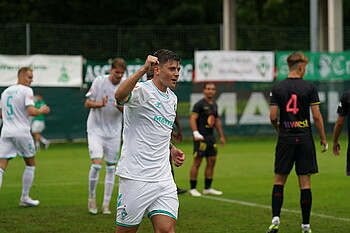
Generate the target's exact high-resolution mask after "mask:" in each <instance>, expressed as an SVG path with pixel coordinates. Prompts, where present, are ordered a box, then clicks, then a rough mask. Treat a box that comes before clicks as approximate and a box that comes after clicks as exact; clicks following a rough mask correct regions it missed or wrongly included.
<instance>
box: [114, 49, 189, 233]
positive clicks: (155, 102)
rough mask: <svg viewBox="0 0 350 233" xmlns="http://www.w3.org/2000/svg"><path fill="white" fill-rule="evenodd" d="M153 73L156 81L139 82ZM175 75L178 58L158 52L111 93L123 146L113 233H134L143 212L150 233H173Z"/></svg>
mask: <svg viewBox="0 0 350 233" xmlns="http://www.w3.org/2000/svg"><path fill="white" fill-rule="evenodd" d="M151 69H154V78H153V79H152V80H148V81H147V82H143V83H137V82H138V81H139V79H140V78H141V77H142V76H143V75H144V74H145V73H146V72H147V71H149V70H151ZM179 71H180V58H179V56H178V55H177V54H175V53H173V52H172V51H169V50H165V49H162V50H158V51H156V52H155V53H154V55H153V56H151V55H149V56H148V57H147V59H146V62H145V64H144V65H143V67H142V68H141V69H139V70H138V71H137V72H136V73H135V74H133V75H131V76H130V77H129V78H127V79H126V80H125V81H124V82H123V83H122V84H121V85H120V87H119V88H118V90H117V91H116V93H115V98H116V99H117V101H118V103H119V104H123V105H124V131H123V139H124V142H123V146H122V151H121V156H120V159H119V162H118V165H117V170H116V174H117V175H118V176H119V193H118V207H117V217H116V223H117V227H116V232H117V233H125V232H128V233H130V232H136V231H137V229H138V227H139V225H140V223H141V221H142V218H143V216H144V214H145V213H148V217H149V218H150V219H151V221H152V224H153V228H154V232H169V233H170V232H175V223H176V219H177V214H178V206H179V200H178V196H177V192H176V185H175V182H174V179H173V177H172V175H171V168H170V163H169V153H171V156H172V158H173V160H174V165H175V166H181V165H182V164H183V162H184V159H185V155H184V153H183V152H182V151H181V150H180V149H178V148H176V147H175V146H173V145H172V144H171V143H170V139H171V131H172V129H173V123H174V120H175V116H176V107H177V97H176V95H175V94H174V93H173V92H172V91H171V90H170V87H175V85H176V82H177V80H178V78H179Z"/></svg>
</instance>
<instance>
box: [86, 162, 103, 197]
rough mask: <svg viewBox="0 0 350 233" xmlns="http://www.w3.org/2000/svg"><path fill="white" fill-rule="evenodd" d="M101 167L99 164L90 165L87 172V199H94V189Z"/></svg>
mask: <svg viewBox="0 0 350 233" xmlns="http://www.w3.org/2000/svg"><path fill="white" fill-rule="evenodd" d="M101 167H102V165H101V164H91V167H90V172H89V197H96V187H97V183H98V177H99V174H100V170H101Z"/></svg>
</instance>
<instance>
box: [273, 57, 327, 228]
mask: <svg viewBox="0 0 350 233" xmlns="http://www.w3.org/2000/svg"><path fill="white" fill-rule="evenodd" d="M308 62H309V59H308V58H307V57H306V56H305V55H304V54H302V53H300V52H295V53H292V54H290V55H289V56H288V58H287V63H288V68H289V74H288V77H287V78H286V79H285V80H283V81H280V82H278V83H276V84H275V85H274V86H273V87H272V91H271V93H270V120H271V124H272V125H273V126H274V128H275V129H276V131H277V133H278V142H277V146H276V153H275V178H274V186H273V190H272V223H271V225H270V227H269V228H268V230H267V233H276V232H278V230H279V225H280V213H281V208H282V204H283V198H284V196H283V189H284V185H285V183H286V181H287V178H288V175H289V173H290V171H291V170H292V168H293V165H294V164H295V171H296V174H297V175H298V179H299V187H300V207H301V212H302V218H303V222H302V225H301V228H302V232H303V233H311V229H310V212H311V206H312V194H311V183H310V175H311V174H315V173H318V166H317V159H316V151H315V145H314V140H313V136H312V131H311V122H310V108H311V112H312V116H313V119H314V122H315V126H316V128H317V130H318V133H319V135H320V139H321V145H323V146H324V149H323V150H322V152H325V151H326V150H327V147H328V144H327V141H326V136H325V132H324V125H323V119H322V114H321V112H320V107H319V105H320V100H319V97H318V92H317V89H316V87H315V85H314V84H312V83H311V82H308V81H305V80H303V79H302V78H303V77H304V74H305V71H306V65H307V64H308ZM278 112H279V122H278Z"/></svg>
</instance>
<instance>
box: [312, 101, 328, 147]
mask: <svg viewBox="0 0 350 233" xmlns="http://www.w3.org/2000/svg"><path fill="white" fill-rule="evenodd" d="M311 111H312V116H313V118H314V122H315V126H316V128H317V131H318V134H319V135H320V140H321V145H323V146H324V148H323V150H322V151H321V152H325V151H326V150H327V147H328V143H327V140H326V134H325V132H324V125H323V118H322V114H321V112H320V106H319V105H313V106H311Z"/></svg>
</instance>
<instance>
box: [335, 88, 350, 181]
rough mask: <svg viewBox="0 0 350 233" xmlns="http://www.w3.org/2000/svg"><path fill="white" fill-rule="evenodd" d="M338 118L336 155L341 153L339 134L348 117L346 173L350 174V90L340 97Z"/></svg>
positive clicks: (336, 124) (336, 123) (336, 125)
mask: <svg viewBox="0 0 350 233" xmlns="http://www.w3.org/2000/svg"><path fill="white" fill-rule="evenodd" d="M337 113H338V118H337V121H336V122H335V126H334V131H333V153H334V155H340V152H339V151H340V142H339V136H340V133H341V132H342V130H343V127H344V122H345V118H346V117H348V150H347V153H346V154H347V156H346V157H347V159H346V175H347V176H350V147H349V145H350V118H349V113H350V91H347V92H345V93H344V94H343V95H342V97H341V98H340V103H339V106H338V110H337Z"/></svg>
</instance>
